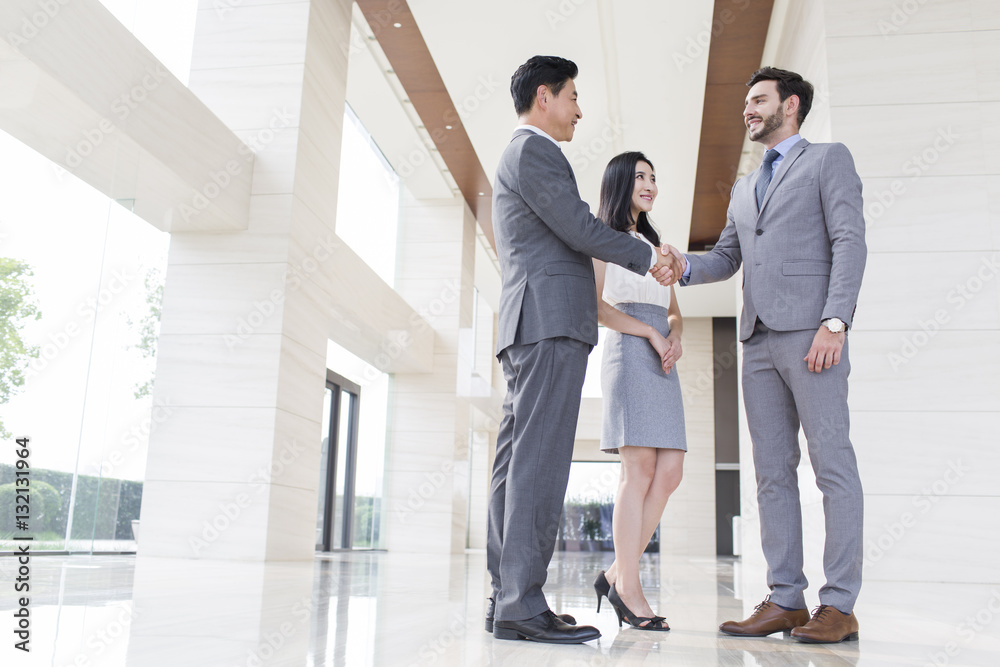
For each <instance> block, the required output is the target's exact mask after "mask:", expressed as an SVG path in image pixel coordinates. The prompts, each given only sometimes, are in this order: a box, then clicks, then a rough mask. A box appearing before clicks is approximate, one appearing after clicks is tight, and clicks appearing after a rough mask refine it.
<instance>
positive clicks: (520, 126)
mask: <svg viewBox="0 0 1000 667" xmlns="http://www.w3.org/2000/svg"><path fill="white" fill-rule="evenodd" d="M517 129H518V130H520V129H525V130H531V131H532V132H534V133H535V134H538V135H541V136H543V137H545V138H546V139H548V140H549V141H551V142H552V143H554V144H555V145H556V146H558V145H559V142H558V141H556V140H555V139H553V138H552V137H551V136H549V135H548V134H547V133H546V132H545V130H542V129H541V128H537V127H535V126H534V125H528V124H527V123H525V124H524V125H518V126H517ZM796 136H797V135H796Z"/></svg>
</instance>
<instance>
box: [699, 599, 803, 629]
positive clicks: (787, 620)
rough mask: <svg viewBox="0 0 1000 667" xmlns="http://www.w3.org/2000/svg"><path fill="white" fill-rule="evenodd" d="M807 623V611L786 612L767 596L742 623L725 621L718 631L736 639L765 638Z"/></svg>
mask: <svg viewBox="0 0 1000 667" xmlns="http://www.w3.org/2000/svg"><path fill="white" fill-rule="evenodd" d="M808 622H809V612H808V611H807V610H805V609H795V610H793V611H787V610H785V609H782V608H781V607H779V606H778V605H776V604H774V603H773V602H771V596H770V595H768V596H767V597H766V598H764V601H763V602H761V603H760V604H759V605H757V606H756V607H755V608H754V610H753V613H752V614H750V617H749V618H747V619H746V620H743V621H726V622H725V623H723V624H722V625H720V626H719V630H721V631H722V632H724V633H726V634H727V635H735V636H737V637H766V636H767V635H769V634H771V633H774V632H782V631H783V632H788V631H789V630H791V629H792V628H796V627H798V626H800V625H805V624H806V623H808Z"/></svg>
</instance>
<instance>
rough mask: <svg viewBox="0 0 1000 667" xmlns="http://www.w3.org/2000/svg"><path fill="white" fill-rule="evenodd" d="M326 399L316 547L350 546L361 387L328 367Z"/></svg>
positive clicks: (339, 547)
mask: <svg viewBox="0 0 1000 667" xmlns="http://www.w3.org/2000/svg"><path fill="white" fill-rule="evenodd" d="M323 400H324V403H323V444H322V448H321V458H320V474H319V499H318V505H317V513H316V549H317V550H320V551H330V550H332V549H350V548H351V547H352V546H353V539H352V533H353V519H354V472H355V469H356V467H357V464H356V461H357V451H358V414H359V410H360V401H361V388H360V387H359V386H358V385H357V384H355V383H353V382H351V381H350V380H348V379H346V378H344V377H342V376H340V375H337V374H336V373H334V372H333V371H330V370H328V371H327V372H326V392H325V394H324V399H323Z"/></svg>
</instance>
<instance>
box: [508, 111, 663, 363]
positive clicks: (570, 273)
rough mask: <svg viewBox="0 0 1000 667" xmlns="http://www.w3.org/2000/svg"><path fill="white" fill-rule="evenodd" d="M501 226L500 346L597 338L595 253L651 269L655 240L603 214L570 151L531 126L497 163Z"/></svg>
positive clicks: (592, 341)
mask: <svg viewBox="0 0 1000 667" xmlns="http://www.w3.org/2000/svg"><path fill="white" fill-rule="evenodd" d="M493 226H494V233H495V237H496V244H497V255H498V257H499V259H500V277H501V281H502V287H501V291H500V324H499V328H500V331H499V333H498V336H497V354H499V353H500V352H502V351H503V350H505V349H506V348H507V347H509V346H510V345H513V344H514V343H515V342H517V343H519V344H522V345H526V344H529V343H537V342H538V341H540V340H543V339H545V338H556V337H559V336H567V337H569V338H574V339H576V340H579V341H582V342H584V343H588V344H590V345H596V344H597V294H596V291H595V284H594V265H593V263H592V262H591V257H596V258H598V259H601V260H604V261H606V262H612V263H614V264H618V265H620V266H623V267H625V268H627V269H629V270H631V271H634V272H636V273H639V274H642V273H645V272H646V271H648V270H649V264H650V259H651V255H650V250H649V246H648V245H646V244H645V243H644V242H642V241H640V240H638V239H636V238H633V237H632V236H630V235H628V234H623V233H621V232H616V231H614V230H613V229H611V228H610V227H608V226H607V225H605V224H604V223H603V222H601V221H600V220H598V219H597V218H595V217H594V216H593V215H592V214H591V212H590V208H589V207H588V206H587V204H586V203H584V201H583V200H582V199H580V192H579V190H578V188H577V185H576V177H575V176H574V175H573V169H572V168H571V167H570V164H569V160H567V159H566V156H565V155H563V152H562V151H561V150H560V149H559V147H558V146H557V145H556V144H554V143H553V142H552V141H550V140H548V139H547V138H545V137H543V136H540V135H538V134H535V133H534V132H532V131H531V130H528V129H519V130H517V131H515V132H514V137H513V138H512V139H511V142H510V144H509V145H508V146H507V148H506V150H504V153H503V155H502V156H501V158H500V164H499V165H498V166H497V172H496V178H495V179H494V182H493Z"/></svg>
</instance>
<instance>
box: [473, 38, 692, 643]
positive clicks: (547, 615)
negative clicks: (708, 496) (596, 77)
mask: <svg viewBox="0 0 1000 667" xmlns="http://www.w3.org/2000/svg"><path fill="white" fill-rule="evenodd" d="M576 75H577V67H576V65H575V64H574V63H572V62H571V61H569V60H565V59H563V58H557V57H553V56H535V57H533V58H531V59H530V60H528V62H526V63H525V64H524V65H522V66H521V67H519V68H518V70H517V71H516V72H515V73H514V76H513V77H511V85H510V89H511V95H512V96H513V98H514V108H515V110H516V111H517V115H518V121H519V126H518V128H517V129H516V130H515V132H514V136H513V138H512V139H511V141H510V144H509V145H508V146H507V148H506V150H505V151H504V153H503V156H502V157H501V158H500V163H499V165H498V166H497V172H496V177H495V179H494V184H493V224H494V230H495V233H496V247H497V255H498V257H499V259H500V276H501V281H502V287H501V292H500V316H499V320H500V322H499V335H498V340H497V357H498V359H499V360H500V364H501V366H502V367H503V373H504V378H505V379H506V381H507V395H506V398H505V400H504V405H503V412H504V415H503V421H502V423H501V424H500V428H499V433H498V437H497V452H496V460H495V463H494V466H493V478H492V481H491V483H490V500H489V521H488V533H487V543H486V550H487V569H488V570H489V573H490V579H491V583H492V588H493V596H492V597H491V598H490V601H489V607H488V610H487V614H486V629H487V631H492V632H493V635H494V637H497V638H499V639H531V640H534V641H540V642H547V643H557V644H562V643H565V644H570V643H581V642H585V641H589V640H591V639H596V638H597V637H600V636H601V633H600V632H599V631H598V630H597V628H594V627H590V626H576V625H573V623H574V621H573V619H572V617H568V616H556V615H555V614H554V613H553V612H552V611H551V610H550V609H549V606H548V603H547V602H546V600H545V595H544V594H543V592H542V585H543V584H544V583H545V579H546V570H547V568H548V565H549V561H550V560H551V558H552V551H553V549H554V548H555V542H556V535H557V533H558V530H559V517H560V515H561V513H562V506H563V500H564V496H565V495H566V484H567V481H568V479H569V468H570V462H571V460H572V456H573V441H574V439H575V435H576V423H577V416H578V414H579V411H580V395H581V391H582V389H583V379H584V375H585V373H586V369H587V356H588V355H589V354H590V350H591V348H592V347H593V346H594V345H595V344H596V343H597V297H596V291H595V289H594V267H593V263H592V261H591V257H597V258H598V259H601V260H604V261H606V262H612V263H615V264H619V265H621V266H623V267H625V268H627V269H629V270H630V271H634V272H635V273H638V274H643V273H646V272H647V271H652V272H653V275H654V276H655V277H656V278H657V280H658V281H660V282H661V283H663V284H666V285H669V284H670V283H672V282H673V281H674V280H675V276H679V275H680V268H681V264H680V262H678V261H677V260H676V258H675V257H673V256H671V255H669V254H668V255H667V256H664V255H662V254H660V253H658V252H656V251H655V250H653V249H651V248H650V247H649V246H648V245H647V244H645V243H644V242H643V241H640V240H638V239H636V238H633V237H631V236H629V235H628V234H624V233H621V232H616V231H614V230H612V229H611V228H610V227H608V226H607V225H605V224H604V223H602V222H601V221H600V220H598V219H597V218H595V217H594V216H593V215H592V214H591V213H590V209H589V207H588V206H587V205H586V204H585V203H584V202H583V200H581V199H580V194H579V191H578V189H577V185H576V177H575V176H574V174H573V169H572V168H571V167H570V164H569V161H568V160H567V159H566V156H565V155H563V152H562V151H561V150H560V149H559V145H558V143H557V142H559V141H570V140H571V139H572V138H573V133H574V131H575V126H576V123H577V121H578V120H580V119H581V118H582V117H583V113H582V112H581V111H580V106H579V105H578V104H577V91H576V84H575V83H574V81H573V79H575V78H576Z"/></svg>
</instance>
